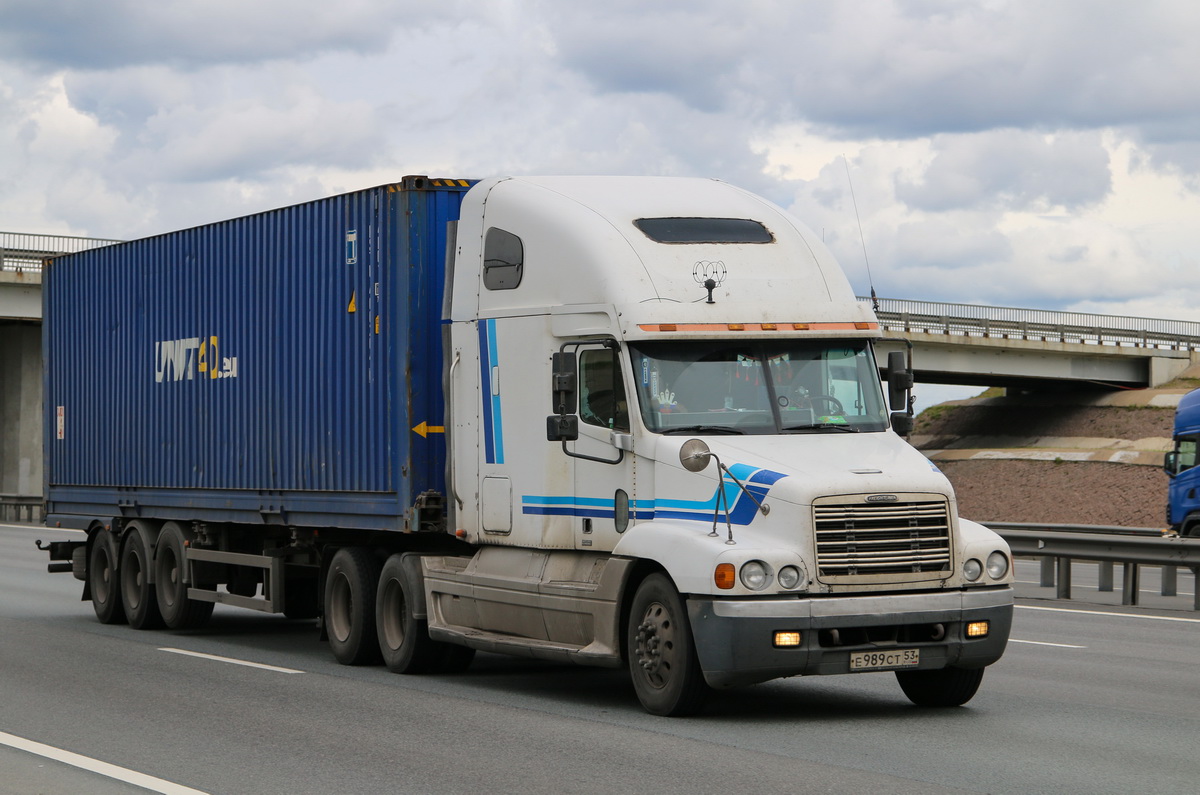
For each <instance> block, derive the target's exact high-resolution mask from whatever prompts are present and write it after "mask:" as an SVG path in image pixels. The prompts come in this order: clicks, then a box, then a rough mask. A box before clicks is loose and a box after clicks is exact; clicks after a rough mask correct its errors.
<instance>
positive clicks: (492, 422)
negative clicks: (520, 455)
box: [479, 319, 504, 464]
mask: <svg viewBox="0 0 1200 795" xmlns="http://www.w3.org/2000/svg"><path fill="white" fill-rule="evenodd" d="M498 358H499V357H498V355H497V353H496V321H495V320H494V319H491V320H484V321H480V323H479V384H480V388H481V390H482V392H483V448H484V450H483V454H484V461H486V462H487V463H489V464H503V463H504V422H503V420H502V416H501V413H500V394H499V393H500V388H499V384H498V383H493V381H492V370H493V368H495V367H497V365H498Z"/></svg>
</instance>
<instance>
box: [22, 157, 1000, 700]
mask: <svg viewBox="0 0 1200 795" xmlns="http://www.w3.org/2000/svg"><path fill="white" fill-rule="evenodd" d="M102 280H107V282H108V284H109V287H108V288H107V289H110V290H113V291H117V292H120V293H121V294H123V295H124V296H126V299H127V300H126V301H125V302H124V303H123V304H122V303H117V305H116V307H115V308H114V307H108V306H105V307H99V308H96V309H94V310H88V311H86V312H81V311H75V312H67V311H62V312H59V311H56V307H57V306H58V305H59V304H58V302H60V301H64V302H66V301H70V300H71V298H72V297H78V296H79V295H82V294H86V289H84V288H86V287H87V286H88V285H89V284H90V283H92V282H97V283H99V282H100V281H102ZM160 281H162V282H163V286H159V282H160ZM45 290H46V292H47V299H46V300H47V312H46V339H47V345H46V351H47V368H48V374H47V375H48V379H47V396H46V405H47V411H46V414H47V416H46V436H47V441H46V444H47V458H48V462H49V465H48V467H47V470H48V473H49V474H48V478H49V481H50V482H49V483H48V505H47V515H48V523H50V524H57V525H60V526H73V527H78V528H80V529H85V530H87V531H88V533H89V537H88V542H87V543H86V544H84V543H82V542H73V543H72V542H61V543H58V544H55V545H52V547H51V556H52V557H53V558H57V559H60V560H73V562H74V565H73V568H74V571H75V573H76V576H78V577H80V578H81V579H84V580H85V598H91V599H92V601H93V602H94V603H95V605H96V611H97V615H98V616H99V617H100V618H101V620H106V621H121V620H128V621H129V622H130V623H131V624H133V625H134V626H135V627H140V628H153V627H158V626H162V625H163V624H165V625H166V626H167V627H182V626H188V625H193V624H195V623H198V622H199V621H203V620H204V619H205V618H206V617H207V616H208V614H210V613H211V610H212V605H213V604H214V603H218V602H226V603H231V604H236V605H241V606H245V607H252V608H256V609H260V610H264V611H271V612H285V613H286V614H287V615H305V614H308V615H311V614H312V613H314V612H315V613H318V614H319V615H320V625H321V626H322V628H323V632H324V633H325V634H326V635H327V636H328V639H329V642H330V645H331V647H332V649H333V652H334V654H335V655H336V656H337V658H338V659H339V660H341V661H342V662H346V663H361V662H370V661H373V660H377V659H378V658H379V657H380V656H382V658H383V661H384V663H385V664H386V665H387V666H388V667H389V668H391V669H392V670H394V671H397V672H403V673H417V672H437V671H441V670H461V669H463V668H465V667H466V666H467V664H469V662H470V660H471V656H472V655H473V654H474V650H484V651H489V652H502V653H508V654H515V655H520V656H528V657H536V658H543V659H552V660H564V661H571V662H576V663H580V664H585V665H598V666H609V667H622V666H623V667H627V668H628V670H629V672H630V675H631V676H632V679H633V683H634V686H635V690H636V692H637V695H638V698H639V699H640V700H641V703H642V704H643V706H644V707H645V708H646V709H647V710H648V711H650V712H652V713H655V714H661V715H683V714H689V713H693V712H695V711H697V710H698V709H700V708H701V706H702V704H703V702H704V699H705V696H706V694H707V693H708V691H709V690H710V689H712V688H727V687H733V686H738V685H745V684H750V683H755V682H762V681H766V680H770V679H774V678H778V677H787V676H796V675H811V674H849V673H859V672H879V671H888V672H891V671H894V672H895V673H896V676H897V678H898V680H899V683H900V686H901V688H902V689H903V691H904V693H905V694H906V695H907V696H908V697H909V698H910V699H911V700H912V701H913V702H915V703H917V704H922V705H941V706H949V705H959V704H962V703H965V702H966V701H968V700H969V699H970V698H971V697H972V696H973V695H974V693H975V692H976V690H977V688H978V686H979V683H980V680H981V678H982V675H983V669H984V668H985V667H986V666H987V665H990V664H991V663H993V662H995V661H996V660H998V659H999V658H1000V656H1001V654H1002V653H1003V651H1004V648H1005V645H1006V643H1007V638H1008V633H1009V628H1010V625H1011V617H1012V588H1011V584H1012V567H1011V563H1010V553H1009V549H1008V547H1007V545H1006V544H1005V542H1004V541H1003V540H1002V539H1001V538H1000V537H999V536H997V535H996V534H994V533H992V532H991V531H989V530H987V529H986V528H984V527H982V526H980V525H978V524H975V523H973V522H970V521H967V520H965V519H961V518H960V517H959V516H958V511H957V508H956V504H955V499H954V493H953V490H952V488H951V486H950V484H949V482H948V481H947V480H946V478H945V477H944V476H943V475H942V474H941V473H940V472H939V471H938V470H937V468H936V467H935V466H933V465H932V464H931V463H930V462H929V461H928V460H927V459H926V458H924V457H923V456H922V454H921V453H919V452H918V451H916V450H915V449H913V448H912V447H911V446H910V445H909V444H908V443H907V442H906V441H905V440H904V439H903V438H902V437H901V435H900V434H898V433H897V430H899V431H901V433H906V432H907V429H908V428H909V427H910V426H911V402H910V399H909V395H908V391H909V389H910V388H911V385H912V374H911V368H910V367H909V363H908V362H907V361H906V356H905V354H904V353H893V354H892V355H891V356H890V357H889V362H888V366H887V368H886V377H885V380H884V381H883V382H881V378H880V367H879V365H878V364H877V362H876V359H875V354H874V345H875V344H876V343H877V342H878V341H879V339H880V338H881V331H880V328H879V324H878V321H877V319H876V317H875V316H874V314H873V313H872V311H871V309H870V308H869V307H868V306H866V305H864V304H863V303H862V302H859V301H858V300H856V298H855V296H854V294H853V292H852V290H851V288H850V285H849V282H848V281H847V279H846V277H845V276H844V274H843V273H842V271H841V269H840V268H839V267H838V265H837V263H836V262H835V261H834V259H833V257H832V256H831V255H830V253H829V252H828V250H827V249H826V248H825V247H824V245H823V244H822V243H821V241H820V239H819V238H817V237H816V236H814V235H813V233H812V232H811V231H809V230H808V229H806V228H805V227H804V226H802V225H801V224H800V223H799V222H797V221H796V220H795V219H793V218H792V217H790V216H789V215H788V214H787V213H785V212H783V211H782V210H781V209H779V208H778V207H776V206H774V205H772V204H771V203H769V202H767V201H765V200H763V199H761V198H759V197H757V196H754V195H752V194H750V193H748V192H746V191H744V190H740V189H738V188H735V187H732V186H730V185H728V184H725V183H722V182H719V181H714V180H704V179H678V178H619V177H546V178H500V179H488V180H483V181H480V182H477V183H476V182H472V181H467V180H439V179H429V178H426V177H409V178H406V179H405V180H404V181H402V182H401V183H397V184H395V185H390V186H383V187H381V188H377V189H371V190H369V191H361V192H359V193H357V194H346V195H344V196H341V197H334V198H333V199H329V200H322V202H315V203H310V204H309V205H298V206H297V207H293V208H285V209H284V210H280V211H276V212H274V213H264V214H261V215H258V216H251V217H249V218H246V219H235V220H234V221H230V222H225V223H224V224H213V225H210V226H208V227H198V228H196V229H193V230H184V231H183V232H178V233H172V234H171V235H165V236H159V237H157V238H149V239H147V240H146V241H135V242H133V243H130V244H123V245H119V246H112V247H108V248H105V249H97V250H94V251H91V252H85V253H82V254H77V255H71V256H68V257H63V258H59V259H58V260H55V261H54V262H53V263H51V264H50V265H49V266H48V268H47V272H46V280H45ZM218 293H219V294H220V295H221V296H222V297H221V300H219V301H217V300H214V301H211V302H209V303H207V304H206V302H204V301H200V302H199V304H200V306H199V307H197V306H196V304H197V302H196V301H195V300H191V299H188V298H186V297H183V296H188V295H191V296H195V295H208V296H215V295H216V294H218ZM100 298H101V299H102V298H103V296H100ZM189 300H191V302H190V303H187V304H186V307H187V308H182V307H184V306H185V304H184V302H185V301H189ZM99 303H111V302H104V301H102V300H101V301H100V302H99ZM64 306H65V304H64ZM122 318H123V319H124V321H125V322H121V319H122ZM193 343H195V344H193ZM95 345H101V346H103V350H104V351H105V357H106V360H107V361H109V362H113V359H114V357H115V358H116V360H117V362H118V363H119V364H121V365H126V367H123V368H116V369H119V370H122V371H124V372H131V373H136V374H137V375H135V376H133V378H135V379H139V382H138V383H137V384H135V385H131V387H130V388H129V389H127V390H126V391H125V394H124V395H122V394H120V393H119V392H117V393H113V392H111V391H109V390H105V389H103V388H100V389H97V388H96V387H97V386H98V385H97V384H96V383H95V381H94V377H93V378H92V379H89V378H84V377H80V376H79V375H78V373H79V371H80V370H79V368H78V367H76V366H75V365H77V364H78V361H79V359H80V358H81V357H82V358H86V357H88V356H89V355H90V354H92V353H94V351H92V347H93V346H95ZM99 386H101V387H102V386H103V385H99ZM885 392H887V393H888V398H886V399H885ZM888 400H890V403H891V408H892V409H893V411H892V412H889V410H888V403H887V401H888ZM197 417H203V418H204V419H203V427H198V426H197V427H196V428H195V430H196V432H197V433H196V435H197V436H199V437H202V438H200V439H199V440H196V439H191V438H190V437H189V438H188V439H183V438H181V434H182V435H188V434H187V429H188V428H190V427H191V426H189V422H198V421H199V420H196V419H195V418H197ZM130 422H132V423H135V424H137V423H141V424H144V425H145V428H144V429H142V430H139V431H138V432H137V434H136V436H137V440H136V444H137V445H138V449H139V450H140V451H142V458H143V459H145V460H144V461H142V460H139V461H137V462H134V463H129V462H128V461H126V460H125V459H123V458H122V456H121V449H127V448H128V443H127V442H126V441H125V440H124V439H123V436H122V434H121V433H120V432H119V431H114V423H116V427H118V428H119V427H121V423H130ZM126 427H127V426H126ZM139 427H140V426H139ZM123 446H124V448H123ZM113 448H117V449H113ZM99 450H104V451H106V453H107V454H106V455H105V456H104V457H103V458H102V459H98V460H93V461H88V462H83V463H81V457H82V456H83V455H84V454H87V453H94V452H96V451H99Z"/></svg>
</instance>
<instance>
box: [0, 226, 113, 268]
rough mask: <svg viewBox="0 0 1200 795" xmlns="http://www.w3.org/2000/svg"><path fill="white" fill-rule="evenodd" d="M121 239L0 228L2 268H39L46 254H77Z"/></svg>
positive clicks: (0, 262)
mask: <svg viewBox="0 0 1200 795" xmlns="http://www.w3.org/2000/svg"><path fill="white" fill-rule="evenodd" d="M120 242H121V241H120V240H106V239H104V238H98V237H73V236H71V235H37V234H30V233H26V232H0V271H40V270H41V269H42V260H43V259H44V258H46V257H52V256H55V255H57V254H74V253H76V252H79V251H87V250H88V249H90V248H98V247H100V246H107V245H109V244H110V243H120Z"/></svg>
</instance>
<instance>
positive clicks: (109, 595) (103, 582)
mask: <svg viewBox="0 0 1200 795" xmlns="http://www.w3.org/2000/svg"><path fill="white" fill-rule="evenodd" d="M117 559H118V558H117V541H116V539H115V538H114V537H113V534H112V533H111V532H109V531H108V530H99V531H97V532H96V537H95V539H93V540H92V549H91V552H89V553H88V567H87V586H88V593H90V594H91V596H92V607H93V609H95V611H96V618H98V619H100V623H101V624H124V623H125V620H126V619H125V610H124V608H123V607H122V606H121V584H120V582H118V579H117V577H118V575H117Z"/></svg>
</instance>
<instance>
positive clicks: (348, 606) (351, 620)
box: [325, 547, 380, 665]
mask: <svg viewBox="0 0 1200 795" xmlns="http://www.w3.org/2000/svg"><path fill="white" fill-rule="evenodd" d="M378 582H379V563H378V562H377V561H376V560H375V558H374V557H373V556H372V555H371V553H370V552H368V551H367V550H366V549H363V548H362V547H343V548H342V549H339V550H338V551H337V552H336V553H335V554H334V556H333V560H332V561H331V562H330V564H329V574H328V576H327V577H326V578H325V626H326V629H327V631H328V633H329V648H330V649H332V650H333V656H334V657H336V658H337V661H338V662H340V663H342V664H343V665H366V664H369V663H373V662H377V661H378V660H379V656H380V655H379V642H378V637H377V635H376V631H375V586H376V584H377V583H378Z"/></svg>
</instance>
